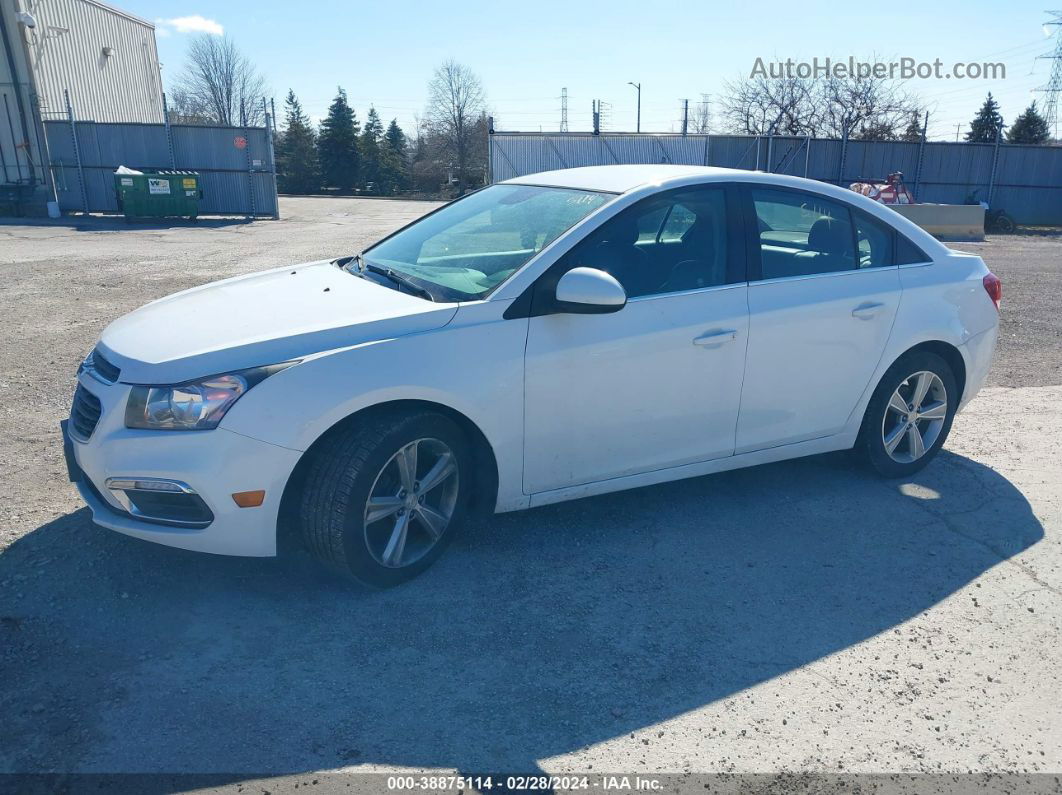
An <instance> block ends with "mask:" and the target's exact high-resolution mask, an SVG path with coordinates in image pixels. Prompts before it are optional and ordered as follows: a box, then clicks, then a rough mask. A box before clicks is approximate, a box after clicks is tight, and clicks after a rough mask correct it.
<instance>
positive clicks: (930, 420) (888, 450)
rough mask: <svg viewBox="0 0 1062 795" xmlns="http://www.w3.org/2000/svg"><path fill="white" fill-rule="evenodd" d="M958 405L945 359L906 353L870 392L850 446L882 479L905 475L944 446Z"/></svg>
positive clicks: (921, 353) (956, 386) (955, 386)
mask: <svg viewBox="0 0 1062 795" xmlns="http://www.w3.org/2000/svg"><path fill="white" fill-rule="evenodd" d="M958 403H959V394H958V385H957V383H956V381H955V375H954V374H953V373H952V371H951V367H949V366H948V363H947V362H946V361H944V359H942V358H941V357H939V356H937V355H936V354H933V353H929V352H917V353H913V354H908V355H906V356H904V357H902V358H901V359H900V360H899V361H897V362H896V363H895V364H893V365H892V367H890V368H889V369H888V370H887V371H886V373H885V375H884V376H882V379H881V382H880V383H879V384H878V387H877V389H876V390H874V394H873V396H872V397H871V399H870V403H869V404H868V405H867V410H866V414H865V415H864V417H863V425H862V428H861V429H860V432H859V438H858V440H857V442H856V446H855V450H856V452H857V453H858V454H859V455H860V456H861V457H862V458H863V459H864V460H865V461H866V462H867V463H869V464H870V466H871V467H873V468H874V469H875V470H876V471H877V472H878V473H880V474H882V475H884V476H885V477H890V478H898V477H907V476H908V475H911V474H913V473H915V472H917V471H918V470H920V469H922V467H924V466H925V465H926V464H928V463H929V462H930V461H931V460H932V459H933V457H934V456H935V455H936V454H937V453H938V452H939V451H940V448H941V447H943V445H944V441H945V440H946V439H947V438H948V433H949V432H950V431H951V423H952V420H953V419H954V417H955V412H956V410H957V409H958Z"/></svg>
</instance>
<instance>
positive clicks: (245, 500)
mask: <svg viewBox="0 0 1062 795" xmlns="http://www.w3.org/2000/svg"><path fill="white" fill-rule="evenodd" d="M232 501H233V502H235V503H236V504H237V505H239V506H240V507H241V508H257V507H258V506H259V505H261V504H262V503H263V502H265V491H264V490H263V489H259V490H258V491H238V492H236V493H235V494H233V495H232Z"/></svg>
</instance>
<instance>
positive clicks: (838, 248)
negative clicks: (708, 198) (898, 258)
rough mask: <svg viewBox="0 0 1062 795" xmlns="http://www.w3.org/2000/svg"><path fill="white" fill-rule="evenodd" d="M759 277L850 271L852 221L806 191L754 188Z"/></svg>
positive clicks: (843, 210) (841, 208)
mask: <svg viewBox="0 0 1062 795" xmlns="http://www.w3.org/2000/svg"><path fill="white" fill-rule="evenodd" d="M752 201H753V205H754V206H755V210H756V223H757V225H758V231H759V239H760V262H761V268H762V278H764V279H777V278H781V277H786V276H808V275H810V274H814V273H833V272H836V271H847V270H855V269H856V268H857V267H858V266H857V264H856V257H855V252H854V250H853V249H854V240H855V238H854V236H853V234H852V217H851V213H850V212H849V210H848V208H847V207H845V206H844V205H843V204H840V203H838V202H833V201H830V200H829V199H824V198H822V197H820V196H814V195H812V194H808V193H796V192H792V191H785V190H753V191H752Z"/></svg>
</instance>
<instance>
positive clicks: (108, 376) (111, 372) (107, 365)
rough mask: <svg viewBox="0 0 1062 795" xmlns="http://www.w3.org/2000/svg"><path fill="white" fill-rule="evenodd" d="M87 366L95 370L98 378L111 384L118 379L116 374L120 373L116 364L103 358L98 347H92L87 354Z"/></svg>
mask: <svg viewBox="0 0 1062 795" xmlns="http://www.w3.org/2000/svg"><path fill="white" fill-rule="evenodd" d="M89 366H90V367H91V368H92V369H93V370H95V371H96V374H97V375H99V376H100V378H102V379H103V380H104V381H107V382H108V383H111V384H113V383H115V382H116V381H117V380H118V376H120V375H121V374H122V371H121V370H120V369H119V368H118V366H117V365H114V364H112V363H111V362H109V361H107V360H106V359H104V358H103V354H102V353H100V351H99V348H96V349H94V350H93V351H92V353H91V354H90V355H89Z"/></svg>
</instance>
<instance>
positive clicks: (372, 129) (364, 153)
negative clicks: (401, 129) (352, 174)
mask: <svg viewBox="0 0 1062 795" xmlns="http://www.w3.org/2000/svg"><path fill="white" fill-rule="evenodd" d="M382 136H383V124H381V123H380V114H378V113H377V112H376V108H374V107H372V106H371V105H370V106H369V115H368V116H366V117H365V127H364V129H362V131H361V138H360V140H359V141H358V148H359V150H360V153H361V181H362V184H363V185H364V186H365V187H366V189H368V188H369V183H372V191H373V192H376V193H379V192H380V154H381V153H380V139H381V138H382Z"/></svg>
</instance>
